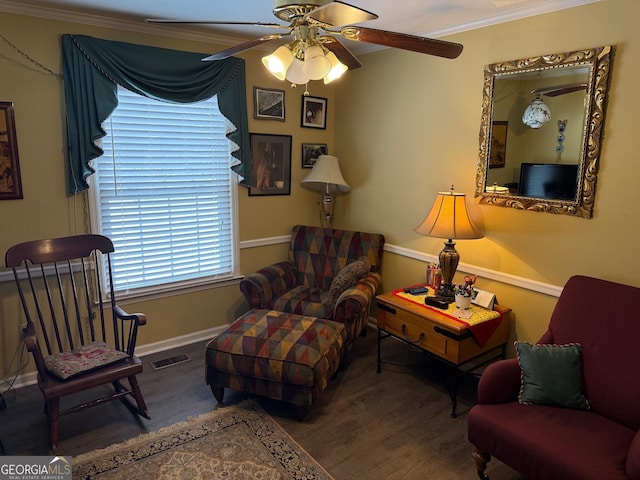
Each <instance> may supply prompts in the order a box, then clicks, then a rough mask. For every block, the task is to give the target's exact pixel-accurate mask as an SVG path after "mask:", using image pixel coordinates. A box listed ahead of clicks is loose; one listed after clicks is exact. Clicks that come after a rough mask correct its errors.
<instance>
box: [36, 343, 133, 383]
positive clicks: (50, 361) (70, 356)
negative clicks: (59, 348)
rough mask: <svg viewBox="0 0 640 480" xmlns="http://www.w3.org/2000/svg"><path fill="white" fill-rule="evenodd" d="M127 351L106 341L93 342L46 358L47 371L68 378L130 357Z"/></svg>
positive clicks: (61, 377)
mask: <svg viewBox="0 0 640 480" xmlns="http://www.w3.org/2000/svg"><path fill="white" fill-rule="evenodd" d="M128 357H129V355H127V354H126V353H125V352H121V351H120V350H117V349H115V348H112V347H110V346H108V345H107V344H105V343H104V342H93V343H89V344H87V345H83V346H82V347H80V348H76V349H75V350H71V351H69V352H63V353H56V354H53V355H49V356H48V357H47V358H45V359H44V366H45V368H46V369H47V371H49V372H51V373H52V374H54V375H55V376H56V377H58V378H60V379H62V380H67V379H69V378H72V377H75V376H77V375H80V374H82V373H87V372H91V371H93V370H96V369H98V368H100V367H106V366H107V365H111V364H112V363H116V362H119V361H120V360H123V359H125V358H128Z"/></svg>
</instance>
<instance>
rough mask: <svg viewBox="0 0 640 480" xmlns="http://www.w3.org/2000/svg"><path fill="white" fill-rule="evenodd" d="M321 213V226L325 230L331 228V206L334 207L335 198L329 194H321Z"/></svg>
mask: <svg viewBox="0 0 640 480" xmlns="http://www.w3.org/2000/svg"><path fill="white" fill-rule="evenodd" d="M321 204H322V213H323V226H324V227H325V228H331V226H332V225H333V206H334V205H335V198H334V196H333V195H332V194H331V193H324V194H322V200H321Z"/></svg>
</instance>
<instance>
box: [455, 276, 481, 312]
mask: <svg viewBox="0 0 640 480" xmlns="http://www.w3.org/2000/svg"><path fill="white" fill-rule="evenodd" d="M475 281H476V277H470V276H468V275H467V276H465V277H464V283H463V284H456V285H454V286H453V294H454V295H455V301H456V307H458V308H459V309H461V310H467V309H468V308H470V307H471V300H472V298H473V295H474V293H475V289H474V287H473V285H474V283H475Z"/></svg>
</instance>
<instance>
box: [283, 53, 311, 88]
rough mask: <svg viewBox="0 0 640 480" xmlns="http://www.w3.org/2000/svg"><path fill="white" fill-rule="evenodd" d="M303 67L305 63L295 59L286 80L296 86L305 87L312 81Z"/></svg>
mask: <svg viewBox="0 0 640 480" xmlns="http://www.w3.org/2000/svg"><path fill="white" fill-rule="evenodd" d="M303 65H304V63H303V62H302V61H300V60H298V59H297V58H294V59H293V62H291V65H289V69H288V70H287V74H286V76H285V78H286V79H287V80H288V81H290V82H291V83H295V84H296V85H304V84H305V83H308V82H309V80H310V79H309V76H308V75H307V74H306V73H305V72H304V69H303V68H302V67H303Z"/></svg>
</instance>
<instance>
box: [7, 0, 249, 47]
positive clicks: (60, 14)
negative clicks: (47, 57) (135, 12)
mask: <svg viewBox="0 0 640 480" xmlns="http://www.w3.org/2000/svg"><path fill="white" fill-rule="evenodd" d="M0 11H1V12H7V13H15V14H18V15H28V16H31V17H39V18H46V19H48V20H58V21H62V22H71V23H80V24H82V25H91V26H94V27H105V28H113V29H117V30H127V31H130V32H136V33H145V34H150V35H160V36H163V37H171V38H180V39H183V40H191V41H196V42H203V43H213V44H216V45H229V46H234V45H237V44H238V41H239V38H233V37H227V36H222V35H216V34H213V33H204V32H194V31H192V30H185V29H181V28H177V27H173V26H167V25H152V24H149V23H142V22H139V21H134V20H127V19H125V18H116V17H109V16H104V15H94V14H90V13H79V12H71V11H69V10H63V9H59V8H51V7H43V6H37V7H36V6H33V5H24V4H22V3H20V2H15V1H10V0H0ZM240 40H241V41H244V40H245V39H240Z"/></svg>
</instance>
